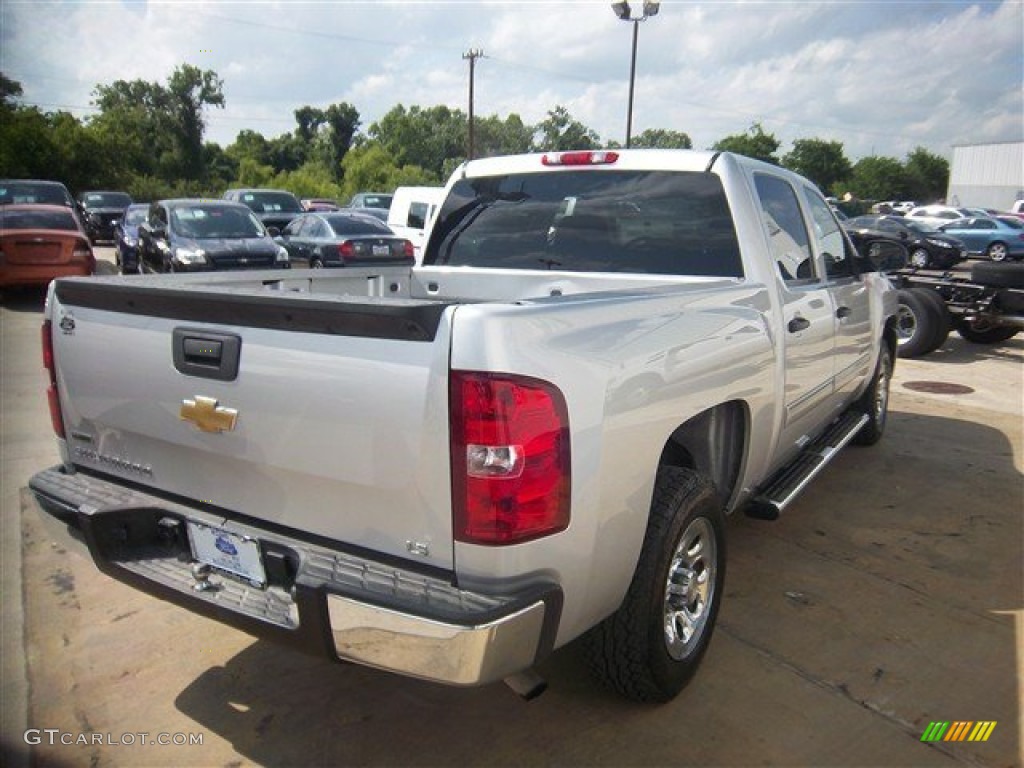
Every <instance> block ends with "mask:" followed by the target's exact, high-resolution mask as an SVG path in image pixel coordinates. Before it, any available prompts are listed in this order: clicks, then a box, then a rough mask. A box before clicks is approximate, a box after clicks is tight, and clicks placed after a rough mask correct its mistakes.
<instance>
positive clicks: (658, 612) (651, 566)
mask: <svg viewBox="0 0 1024 768" xmlns="http://www.w3.org/2000/svg"><path fill="white" fill-rule="evenodd" d="M905 255H906V254H905V252H904V251H903V250H902V248H901V247H900V246H898V245H893V244H891V243H885V242H877V243H869V244H865V245H864V247H862V249H861V252H858V251H857V250H856V249H855V248H854V246H853V245H852V243H851V241H850V240H849V239H848V238H847V236H846V235H845V234H844V232H843V230H842V229H841V228H840V226H839V225H838V223H837V222H836V219H835V218H834V216H833V214H832V212H831V210H830V209H829V206H828V205H827V204H826V202H825V200H824V199H823V198H822V196H821V195H820V193H819V192H818V190H817V189H815V188H814V187H813V185H811V184H810V183H809V182H807V181H806V180H805V179H803V178H801V177H799V176H796V175H794V174H792V173H789V172H787V171H785V170H783V169H780V168H777V167H774V166H770V165H766V164H763V163H759V162H756V161H752V160H749V159H746V158H743V157H739V156H735V155H730V154H727V153H710V152H686V151H674V150H673V151H661V150H639V151H638V150H634V151H629V150H625V151H621V152H613V151H591V152H567V153H549V154H544V155H540V154H538V155H526V156H517V157H503V158H490V159H484V160H478V161H473V162H470V163H468V164H465V165H463V166H462V167H460V168H459V169H458V170H457V171H456V173H455V174H454V175H453V177H452V179H451V180H450V181H449V183H448V185H447V188H446V195H445V199H444V203H443V205H442V206H441V209H440V212H439V215H438V216H437V217H436V219H435V221H434V224H433V227H432V229H431V231H430V234H429V238H428V241H427V245H426V248H425V251H424V258H423V264H422V265H421V266H415V267H409V266H402V267H394V266H388V267H385V266H382V267H380V268H373V267H372V266H368V267H360V268H356V269H336V270H292V271H289V272H287V273H281V272H244V273H243V272H235V273H207V274H196V275H169V276H149V275H143V276H125V277H122V276H111V277H98V278H97V277H94V278H80V279H76V278H71V279H61V280H57V281H56V282H54V283H53V284H52V285H51V286H50V289H49V294H48V297H47V305H46V314H45V324H44V329H43V331H44V332H43V342H44V357H45V364H46V368H47V370H48V372H49V391H48V397H49V402H50V410H51V413H52V417H53V426H54V429H55V431H56V433H57V437H58V442H59V446H60V452H61V457H62V464H61V465H60V466H57V467H54V468H52V469H48V470H45V471H42V472H40V473H38V474H37V475H35V476H34V477H33V478H32V480H31V483H30V486H31V488H32V490H33V491H34V493H35V495H36V497H37V498H38V500H39V502H40V507H41V509H42V511H43V516H44V518H45V519H47V520H48V521H49V522H50V523H52V524H53V530H54V531H55V535H60V536H62V537H65V538H69V539H70V540H71V541H74V542H78V543H80V544H83V545H84V546H85V547H86V548H87V550H88V554H89V555H90V556H91V558H92V559H93V560H94V561H95V563H96V565H97V566H98V567H99V568H100V569H101V570H102V571H103V572H105V573H107V574H109V575H110V576H112V577H114V578H116V579H119V580H121V581H124V582H126V583H128V584H131V585H133V586H135V587H137V588H138V589H141V590H143V591H146V592H148V593H150V594H152V595H155V596H157V597H159V598H162V599H165V600H170V601H173V602H175V603H178V604H180V605H182V606H185V607H187V608H189V609H191V610H193V611H196V612H198V613H201V614H204V615H207V616H212V617H215V618H217V619H220V620H222V621H224V622H226V623H229V624H231V625H234V626H236V627H238V628H241V629H243V630H245V631H247V632H251V633H253V634H256V635H260V636H263V637H271V638H276V639H279V640H282V641H285V642H288V643H291V644H293V645H296V646H299V647H302V648H304V649H306V650H312V651H314V652H317V653H321V654H325V655H326V656H328V657H330V658H332V659H336V660H337V659H340V660H348V661H354V662H358V663H361V664H367V665H370V666H373V667H378V668H381V669H386V670H391V671H394V672H398V673H401V674H405V675H410V676H414V677H419V678H426V679H429V680H434V681H439V682H444V683H448V684H453V685H464V686H468V685H480V684H485V683H489V682H492V681H496V680H502V679H504V680H506V682H508V683H509V684H510V685H511V686H512V687H513V688H514V689H516V690H517V691H518V692H520V693H521V694H523V695H525V696H527V697H530V696H532V695H535V694H536V693H538V692H539V691H540V690H542V689H543V681H542V680H541V679H540V677H539V676H538V675H537V673H536V672H535V671H534V669H535V666H536V665H537V664H538V663H539V662H541V661H542V660H544V659H545V658H546V657H547V656H548V655H549V654H551V652H552V651H553V650H554V649H556V648H559V647H560V646H563V645H565V644H566V643H569V642H570V641H573V640H575V639H576V638H580V637H583V638H584V642H586V644H587V647H588V657H589V658H590V659H591V661H592V663H593V667H594V670H595V671H596V673H597V674H598V675H599V677H600V678H601V679H603V680H604V681H605V682H607V683H608V684H609V685H611V686H612V687H613V688H614V689H616V690H618V691H620V692H621V693H623V694H625V695H627V696H630V697H633V698H635V699H639V700H644V701H664V700H667V699H669V698H671V697H673V696H674V695H676V694H677V693H678V692H679V691H680V690H681V689H682V687H683V686H684V685H685V684H686V683H687V682H688V681H689V679H690V678H691V677H692V675H693V673H694V671H695V670H696V668H697V665H698V664H699V662H700V659H701V657H702V655H703V654H704V652H705V650H706V648H707V646H708V643H709V641H710V638H711V633H712V628H713V626H714V623H715V617H716V614H717V612H718V607H719V603H720V602H721V599H722V596H723V579H724V575H725V564H726V557H725V554H726V546H725V538H724V524H723V518H724V516H725V515H726V514H727V513H730V512H733V511H735V510H741V509H742V510H744V511H746V512H747V513H749V514H752V515H755V516H758V517H762V518H768V519H771V518H774V517H776V516H777V515H778V514H779V512H780V511H781V510H782V509H783V508H785V507H786V505H787V504H788V503H789V502H790V501H791V500H792V499H793V497H794V496H795V495H796V494H797V493H799V491H800V490H801V489H802V488H803V487H804V486H805V485H806V484H807V483H808V482H809V480H810V479H811V478H812V477H813V476H814V475H815V474H816V473H817V472H818V471H819V470H820V469H821V468H822V467H823V466H824V465H825V464H826V463H827V462H828V461H829V459H830V458H831V457H832V456H834V455H835V454H836V452H837V451H838V450H839V449H840V448H842V447H843V446H844V445H845V444H846V443H847V442H849V441H851V440H853V441H856V442H860V443H866V444H870V443H873V442H875V441H877V440H878V439H879V438H880V437H881V435H882V432H883V429H884V427H885V419H886V405H887V397H888V386H889V381H890V377H891V373H892V368H893V360H894V349H895V344H896V334H895V331H894V322H895V315H896V301H895V293H894V291H893V290H892V288H891V286H890V284H889V282H888V280H887V279H886V277H885V276H884V275H883V274H881V272H880V271H879V270H881V269H883V268H885V269H888V268H892V267H893V266H898V263H897V264H894V262H899V261H901V259H902V258H903V257H905ZM869 257H871V258H870V259H869Z"/></svg>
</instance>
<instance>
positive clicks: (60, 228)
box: [0, 203, 96, 287]
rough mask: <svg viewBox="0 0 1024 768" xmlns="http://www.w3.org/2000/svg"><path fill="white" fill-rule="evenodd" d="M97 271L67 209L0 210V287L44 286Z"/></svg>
mask: <svg viewBox="0 0 1024 768" xmlns="http://www.w3.org/2000/svg"><path fill="white" fill-rule="evenodd" d="M95 271H96V257H95V256H94V255H93V252H92V246H91V245H90V244H89V238H88V236H87V235H86V234H85V230H84V229H82V224H81V222H79V220H78V219H77V218H76V217H75V215H74V213H73V211H72V209H71V208H69V207H68V206H66V205H63V204H61V205H40V204H35V203H31V204H20V203H19V204H14V205H4V206H2V207H0V286H3V287H6V286H10V285H46V284H47V283H49V282H50V281H51V280H53V279H54V278H56V277H67V276H70V275H91V274H92V273H93V272H95Z"/></svg>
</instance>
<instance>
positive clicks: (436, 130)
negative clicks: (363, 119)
mask: <svg viewBox="0 0 1024 768" xmlns="http://www.w3.org/2000/svg"><path fill="white" fill-rule="evenodd" d="M467 127H468V123H467V117H466V113H465V112H462V111H461V110H458V109H449V108H448V107H445V106H436V107H430V108H428V109H423V108H421V107H418V106H412V107H409V109H406V108H405V107H404V106H403V105H401V104H399V105H398V106H397V107H394V108H393V109H392V110H391V111H390V112H388V113H387V114H386V115H384V117H382V118H381V119H380V120H379V121H377V122H376V123H374V124H373V125H371V126H370V129H369V131H368V133H369V138H371V139H374V140H376V141H377V142H379V143H380V146H381V147H382V148H383V149H384V150H385V151H386V152H387V153H388V154H390V155H391V157H392V158H393V162H394V164H395V165H396V166H397V167H402V166H405V165H415V166H419V167H421V168H423V169H425V170H427V171H428V172H429V173H431V174H433V175H434V176H435V177H440V176H441V174H442V172H443V169H444V166H445V161H446V160H448V159H449V158H465V157H466V141H467V133H466V131H467ZM346 173H347V171H346Z"/></svg>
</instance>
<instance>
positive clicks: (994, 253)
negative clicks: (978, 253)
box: [985, 243, 1010, 261]
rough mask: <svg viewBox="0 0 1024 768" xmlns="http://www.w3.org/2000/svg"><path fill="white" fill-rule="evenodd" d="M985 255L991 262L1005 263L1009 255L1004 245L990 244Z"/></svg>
mask: <svg viewBox="0 0 1024 768" xmlns="http://www.w3.org/2000/svg"><path fill="white" fill-rule="evenodd" d="M985 254H986V255H987V256H988V257H989V258H990V259H991V260H992V261H1006V259H1007V258H1008V257H1009V255H1010V249H1009V248H1007V247H1006V243H992V244H991V245H989V247H988V249H987V250H986V251H985Z"/></svg>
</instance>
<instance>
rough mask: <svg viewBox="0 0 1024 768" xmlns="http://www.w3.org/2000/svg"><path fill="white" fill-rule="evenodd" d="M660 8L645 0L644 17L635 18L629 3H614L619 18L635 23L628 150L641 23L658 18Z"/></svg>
mask: <svg viewBox="0 0 1024 768" xmlns="http://www.w3.org/2000/svg"><path fill="white" fill-rule="evenodd" d="M660 6H661V3H660V2H652V0H644V6H643V8H644V11H643V15H641V16H637V17H636V18H634V17H633V15H632V9H631V8H630V7H629V3H628V2H619V3H612V10H613V11H614V12H615V15H616V16H617V17H618V18H620V19H621V20H622V21H631V22H633V55H632V56H631V57H630V60H629V106H628V107H627V108H626V149H629V143H630V140H631V139H632V136H633V88H634V85H635V83H636V44H637V40H638V39H639V37H640V22H641V21H646V20H647V19H649V18H650V17H651V16H657V15H658V10H659V8H660Z"/></svg>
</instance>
